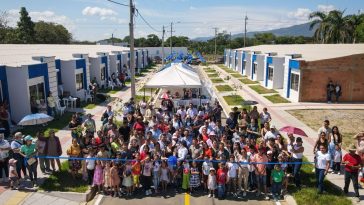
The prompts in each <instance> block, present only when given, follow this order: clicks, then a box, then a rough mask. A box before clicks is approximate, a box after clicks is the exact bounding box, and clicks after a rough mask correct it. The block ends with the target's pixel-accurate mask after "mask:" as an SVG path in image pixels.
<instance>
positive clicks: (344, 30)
mask: <svg viewBox="0 0 364 205" xmlns="http://www.w3.org/2000/svg"><path fill="white" fill-rule="evenodd" d="M344 12H345V11H339V10H333V11H330V12H329V14H328V15H327V23H328V25H329V28H328V32H327V33H326V34H327V36H326V38H327V40H328V42H330V43H345V42H346V41H347V39H349V38H350V28H349V27H348V24H347V18H345V16H344Z"/></svg>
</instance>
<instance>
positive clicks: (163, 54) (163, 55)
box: [162, 25, 166, 67]
mask: <svg viewBox="0 0 364 205" xmlns="http://www.w3.org/2000/svg"><path fill="white" fill-rule="evenodd" d="M162 32H163V34H162V67H163V66H164V33H165V32H166V30H164V25H163V28H162Z"/></svg>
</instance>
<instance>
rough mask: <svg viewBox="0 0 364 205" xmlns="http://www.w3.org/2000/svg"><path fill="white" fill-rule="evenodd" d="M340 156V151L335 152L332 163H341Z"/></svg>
mask: <svg viewBox="0 0 364 205" xmlns="http://www.w3.org/2000/svg"><path fill="white" fill-rule="evenodd" d="M341 159H342V154H341V151H340V150H335V153H334V162H341Z"/></svg>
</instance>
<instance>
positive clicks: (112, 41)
mask: <svg viewBox="0 0 364 205" xmlns="http://www.w3.org/2000/svg"><path fill="white" fill-rule="evenodd" d="M111 45H114V33H112V34H111Z"/></svg>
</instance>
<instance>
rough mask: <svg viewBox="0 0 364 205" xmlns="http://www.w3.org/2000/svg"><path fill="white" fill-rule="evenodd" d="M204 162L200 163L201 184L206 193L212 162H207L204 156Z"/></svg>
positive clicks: (207, 159)
mask: <svg viewBox="0 0 364 205" xmlns="http://www.w3.org/2000/svg"><path fill="white" fill-rule="evenodd" d="M204 159H205V161H204V162H203V163H202V174H201V175H202V177H201V178H202V182H203V185H204V189H205V190H206V191H208V190H209V189H208V188H207V179H208V177H209V174H210V168H211V167H212V162H211V161H210V160H209V158H208V157H207V156H206V157H205V158H204Z"/></svg>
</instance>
